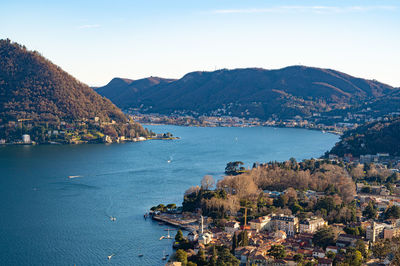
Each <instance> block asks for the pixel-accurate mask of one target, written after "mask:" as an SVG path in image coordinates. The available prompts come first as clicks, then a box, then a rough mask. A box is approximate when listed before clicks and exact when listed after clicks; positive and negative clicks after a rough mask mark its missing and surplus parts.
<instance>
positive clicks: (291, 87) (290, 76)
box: [98, 66, 395, 119]
mask: <svg viewBox="0 0 400 266" xmlns="http://www.w3.org/2000/svg"><path fill="white" fill-rule="evenodd" d="M133 83H134V82H132V83H129V82H123V81H121V80H120V81H119V82H118V83H117V82H110V83H109V84H108V85H106V86H104V87H102V88H101V90H98V92H99V93H100V94H102V95H104V96H106V97H108V98H109V99H110V100H111V101H113V102H114V103H115V104H116V105H117V106H119V107H121V108H129V107H131V108H140V110H141V111H142V112H156V113H164V114H170V113H173V112H176V111H178V112H192V113H193V114H199V115H201V114H208V115H213V114H217V115H231V116H240V117H259V118H261V119H266V118H269V117H271V116H272V115H277V116H278V117H280V118H290V117H293V116H296V115H310V114H312V113H313V112H328V111H331V110H335V109H338V110H340V109H342V108H343V107H349V106H351V105H353V104H355V103H362V102H364V101H366V100H370V99H375V98H379V97H382V96H385V95H388V94H390V93H392V92H393V91H394V90H395V89H394V88H393V87H391V86H389V85H386V84H383V83H379V82H377V81H374V80H365V79H361V78H355V77H352V76H350V75H347V74H344V73H341V72H338V71H335V70H331V69H322V68H313V67H305V66H291V67H286V68H282V69H277V70H266V69H259V68H247V69H233V70H225V69H224V70H218V71H213V72H192V73H188V74H186V75H185V76H184V77H182V78H181V79H178V80H168V82H158V83H157V82H156V83H154V85H152V86H147V87H146V88H145V89H139V90H135V91H132V90H131V92H130V94H129V96H128V95H126V97H120V95H125V94H124V91H126V90H129V88H130V86H132V85H131V84H133ZM122 98H123V99H122Z"/></svg>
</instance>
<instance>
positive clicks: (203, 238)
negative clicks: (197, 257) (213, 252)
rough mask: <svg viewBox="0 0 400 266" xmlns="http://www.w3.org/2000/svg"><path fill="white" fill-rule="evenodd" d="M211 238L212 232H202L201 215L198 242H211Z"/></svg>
mask: <svg viewBox="0 0 400 266" xmlns="http://www.w3.org/2000/svg"><path fill="white" fill-rule="evenodd" d="M211 240H212V234H211V233H208V232H206V233H204V221H203V216H201V224H200V234H199V238H198V242H199V243H201V244H204V245H207V244H209V243H210V242H211Z"/></svg>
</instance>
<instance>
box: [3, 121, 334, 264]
mask: <svg viewBox="0 0 400 266" xmlns="http://www.w3.org/2000/svg"><path fill="white" fill-rule="evenodd" d="M147 127H148V128H150V129H152V130H153V131H155V132H167V131H168V132H171V133H173V134H174V135H176V136H179V137H181V139H180V140H174V141H158V140H154V141H146V142H140V143H126V144H112V145H102V144H98V145H94V144H93V145H65V146H61V145H42V146H0V211H1V215H0V265H74V264H76V265H163V261H162V260H161V257H162V256H163V251H165V252H166V253H169V254H171V252H172V249H171V240H162V241H160V240H159V238H160V236H162V235H165V234H166V232H165V231H164V229H165V228H167V227H166V226H160V225H158V223H156V222H153V221H151V220H149V219H148V220H147V221H145V220H144V219H143V214H144V213H145V212H146V211H147V210H148V209H149V208H150V207H151V206H153V205H157V204H159V203H164V204H167V203H177V204H178V205H180V204H181V202H182V198H183V193H184V191H185V190H186V189H187V188H189V187H190V186H192V185H198V184H199V183H200V180H201V178H202V177H203V176H204V175H206V174H210V175H213V176H215V177H217V178H218V177H220V176H222V175H223V171H224V168H225V165H226V163H227V162H229V161H235V160H241V161H243V162H245V164H246V166H247V167H251V166H252V163H253V162H267V161H270V160H278V161H282V160H287V159H289V158H290V157H295V158H296V159H297V160H301V159H305V158H311V157H319V156H321V155H322V154H323V153H324V152H325V151H327V150H328V149H330V148H331V147H332V146H333V145H334V143H335V142H336V141H338V136H335V135H331V134H323V133H322V132H318V131H311V130H303V129H285V128H268V127H254V128H197V127H177V126H147ZM168 160H171V162H170V163H168ZM68 176H80V177H77V178H73V179H70V178H68ZM110 216H115V217H116V218H117V220H116V221H114V222H113V221H111V220H110ZM111 254H115V256H113V257H112V259H111V260H108V259H107V256H108V255H111ZM138 254H143V255H144V256H143V257H138Z"/></svg>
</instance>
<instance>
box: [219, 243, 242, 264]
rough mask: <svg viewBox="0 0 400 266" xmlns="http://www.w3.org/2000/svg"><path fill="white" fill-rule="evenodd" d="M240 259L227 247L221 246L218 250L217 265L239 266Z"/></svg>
mask: <svg viewBox="0 0 400 266" xmlns="http://www.w3.org/2000/svg"><path fill="white" fill-rule="evenodd" d="M239 264H240V261H239V260H238V259H237V258H236V257H235V256H233V255H232V253H230V252H229V249H228V248H226V247H222V248H221V250H220V251H219V252H218V259H217V265H221V266H224V265H227V266H228V265H229V266H239Z"/></svg>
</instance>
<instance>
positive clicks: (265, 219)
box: [249, 216, 271, 232]
mask: <svg viewBox="0 0 400 266" xmlns="http://www.w3.org/2000/svg"><path fill="white" fill-rule="evenodd" d="M270 222H271V216H262V217H258V218H257V219H254V220H251V221H250V222H249V225H250V228H251V229H254V230H256V231H257V232H259V231H265V230H268V229H269V226H270Z"/></svg>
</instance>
